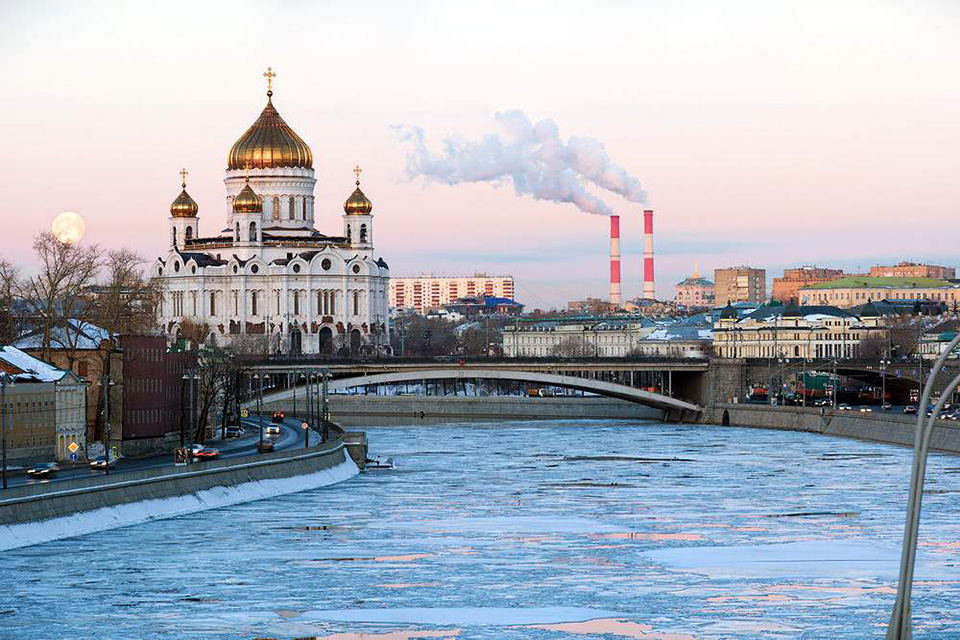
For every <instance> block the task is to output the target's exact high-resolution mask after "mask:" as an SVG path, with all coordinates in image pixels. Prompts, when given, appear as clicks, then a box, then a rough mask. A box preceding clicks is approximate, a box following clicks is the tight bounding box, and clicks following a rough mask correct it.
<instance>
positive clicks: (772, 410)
mask: <svg viewBox="0 0 960 640" xmlns="http://www.w3.org/2000/svg"><path fill="white" fill-rule="evenodd" d="M702 418H703V419H702V421H703V422H708V423H711V424H722V425H730V426H737V427H754V428H758V429H784V430H789V431H807V432H810V433H820V434H823V435H828V436H840V437H844V438H856V439H858V440H867V441H869V442H882V443H886V444H897V445H903V446H908V447H912V446H913V441H914V436H915V434H916V428H917V417H916V416H910V415H902V414H895V413H886V412H879V411H878V412H873V413H860V412H859V411H855V410H854V411H839V410H834V409H831V408H823V409H822V410H821V408H820V407H768V406H764V405H751V404H736V403H732V404H716V405H714V406H713V407H710V408H708V409H707V410H706V411H704V415H703V417H702ZM931 448H932V449H933V450H936V451H943V452H948V453H960V423H957V422H954V421H952V420H938V421H937V425H936V426H935V427H934V430H933V436H932V437H931Z"/></svg>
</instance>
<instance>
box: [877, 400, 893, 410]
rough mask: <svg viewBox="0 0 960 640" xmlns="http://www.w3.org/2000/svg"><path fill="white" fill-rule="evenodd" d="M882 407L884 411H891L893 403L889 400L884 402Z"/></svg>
mask: <svg viewBox="0 0 960 640" xmlns="http://www.w3.org/2000/svg"><path fill="white" fill-rule="evenodd" d="M880 408H881V409H883V410H884V411H890V410H891V409H893V405H891V404H890V403H889V402H884V403H883V404H882V405H880Z"/></svg>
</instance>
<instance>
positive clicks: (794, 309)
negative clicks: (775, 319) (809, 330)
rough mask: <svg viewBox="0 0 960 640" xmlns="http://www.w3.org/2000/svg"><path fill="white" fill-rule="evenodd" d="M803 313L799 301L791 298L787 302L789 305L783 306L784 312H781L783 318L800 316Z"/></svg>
mask: <svg viewBox="0 0 960 640" xmlns="http://www.w3.org/2000/svg"><path fill="white" fill-rule="evenodd" d="M802 315H803V314H802V313H801V312H800V307H798V306H797V303H796V302H794V301H793V300H791V301H790V302H788V303H787V306H785V307H784V308H783V312H782V313H781V314H780V317H782V318H799V317H801V316H802Z"/></svg>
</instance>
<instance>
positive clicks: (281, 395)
mask: <svg viewBox="0 0 960 640" xmlns="http://www.w3.org/2000/svg"><path fill="white" fill-rule="evenodd" d="M286 371H287V372H289V369H288V370H286ZM477 379H482V380H502V381H510V382H523V383H529V384H533V385H537V386H549V387H560V388H565V389H574V390H577V391H585V392H587V393H596V394H598V395H602V396H608V397H611V398H618V399H620V400H626V401H627V402H635V403H638V404H643V405H647V406H650V407H655V408H657V409H661V410H663V411H664V412H668V413H669V414H671V415H679V416H681V417H683V416H686V415H688V414H690V415H691V417H692V415H695V414H698V413H699V412H700V411H701V408H700V407H699V406H698V405H697V404H694V403H692V402H687V401H685V400H680V399H678V398H673V397H670V396H669V395H664V394H660V393H655V392H652V391H647V390H644V389H637V388H635V387H631V386H627V385H624V384H618V383H615V382H607V381H604V380H595V379H592V378H584V377H576V376H569V375H558V374H553V373H541V372H531V371H521V370H518V369H495V368H486V369H483V368H478V367H462V366H457V367H450V366H449V365H447V367H445V368H443V367H432V368H425V369H416V368H412V369H406V370H401V371H393V372H390V373H373V374H364V375H359V376H351V377H345V378H338V379H334V380H331V381H330V382H329V386H328V388H329V390H330V391H332V392H336V391H345V390H346V389H349V388H351V387H368V386H376V385H385V384H403V383H410V382H416V383H419V382H423V381H425V380H453V381H454V382H456V381H457V380H459V381H462V382H466V381H472V380H477ZM293 393H294V389H292V388H291V389H284V390H281V391H278V392H275V393H271V394H270V395H269V397H266V396H265V398H264V400H265V401H268V402H277V401H283V400H287V399H290V398H292V396H293Z"/></svg>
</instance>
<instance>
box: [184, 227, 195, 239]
mask: <svg viewBox="0 0 960 640" xmlns="http://www.w3.org/2000/svg"><path fill="white" fill-rule="evenodd" d="M183 236H184V238H185V239H186V241H187V242H190V241H191V240H192V239H193V227H187V231H186V232H185V233H184V234H183Z"/></svg>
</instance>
